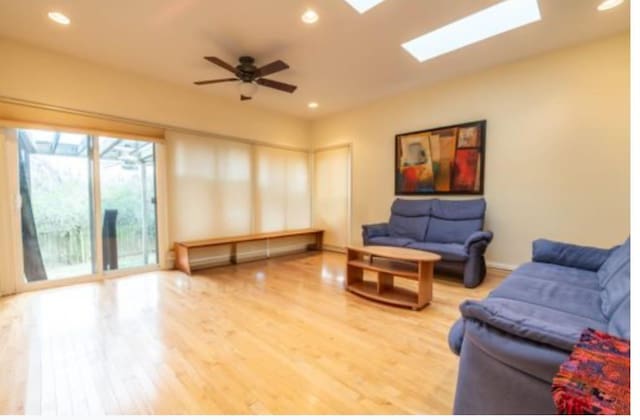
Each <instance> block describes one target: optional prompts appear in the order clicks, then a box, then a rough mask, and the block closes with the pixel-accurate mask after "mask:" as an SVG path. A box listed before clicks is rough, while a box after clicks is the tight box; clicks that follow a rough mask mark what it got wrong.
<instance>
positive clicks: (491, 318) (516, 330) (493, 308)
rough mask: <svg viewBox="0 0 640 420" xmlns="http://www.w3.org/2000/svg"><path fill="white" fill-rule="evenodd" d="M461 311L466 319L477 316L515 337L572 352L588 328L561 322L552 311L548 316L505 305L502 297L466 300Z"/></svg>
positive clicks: (485, 322) (483, 321) (461, 306)
mask: <svg viewBox="0 0 640 420" xmlns="http://www.w3.org/2000/svg"><path fill="white" fill-rule="evenodd" d="M460 312H461V313H462V316H463V317H464V318H466V319H474V320H476V321H479V322H480V323H482V324H485V325H489V326H491V327H493V328H495V329H497V330H500V331H502V332H504V333H508V334H510V335H512V336H516V337H520V338H523V339H526V340H529V341H531V342H535V343H539V344H544V345H547V346H551V347H554V348H557V349H559V350H563V351H566V352H571V350H572V349H573V346H574V345H575V343H577V342H578V340H579V338H580V333H581V332H582V329H583V328H584V327H585V326H578V325H576V324H575V323H571V322H569V323H567V325H565V324H562V323H558V322H557V320H554V319H553V314H549V315H548V317H547V318H548V319H544V318H542V317H531V316H528V314H527V313H524V312H522V311H518V310H516V309H514V308H512V307H509V306H507V305H505V302H504V301H503V299H497V300H495V301H492V299H491V298H488V299H485V300H483V301H474V300H467V301H464V302H462V304H461V305H460ZM549 312H554V311H549Z"/></svg>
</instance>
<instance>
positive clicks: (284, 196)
mask: <svg viewBox="0 0 640 420" xmlns="http://www.w3.org/2000/svg"><path fill="white" fill-rule="evenodd" d="M255 154H256V157H255V159H256V171H257V172H256V176H257V180H256V181H257V185H256V230H257V231H258V232H272V231H278V230H286V229H300V228H306V227H309V226H310V223H311V220H310V200H311V195H310V186H309V161H308V154H307V153H304V152H295V151H289V150H283V149H276V148H271V147H263V146H256V147H255Z"/></svg>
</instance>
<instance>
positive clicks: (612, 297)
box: [600, 261, 631, 319]
mask: <svg viewBox="0 0 640 420" xmlns="http://www.w3.org/2000/svg"><path fill="white" fill-rule="evenodd" d="M630 283H631V261H627V262H626V263H624V264H623V265H621V266H620V267H618V269H617V270H616V271H615V272H614V273H613V274H612V275H611V276H610V278H609V281H607V284H605V286H604V289H602V290H601V291H600V299H601V304H602V313H603V314H604V316H605V317H606V318H607V319H610V318H611V316H612V314H613V313H614V312H615V310H616V309H617V308H618V306H620V304H621V303H622V302H623V301H624V299H625V298H626V297H627V296H629V290H630Z"/></svg>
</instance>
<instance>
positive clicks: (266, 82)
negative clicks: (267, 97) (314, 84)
mask: <svg viewBox="0 0 640 420" xmlns="http://www.w3.org/2000/svg"><path fill="white" fill-rule="evenodd" d="M256 83H257V84H259V85H262V86H266V87H270V88H273V89H278V90H282V91H285V92H289V93H293V91H294V90H296V89H298V86H294V85H290V84H287V83H282V82H278V81H275V80H271V79H258V80H256Z"/></svg>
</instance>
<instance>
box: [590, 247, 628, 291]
mask: <svg viewBox="0 0 640 420" xmlns="http://www.w3.org/2000/svg"><path fill="white" fill-rule="evenodd" d="M630 258H631V238H627V240H626V241H625V242H624V243H623V244H622V245H620V246H617V247H614V248H613V249H612V250H611V253H610V255H609V258H607V260H606V261H605V262H604V263H603V264H602V265H601V266H600V269H599V270H598V280H599V282H600V287H601V288H604V287H605V285H606V284H607V282H608V281H609V280H610V279H611V277H612V276H613V275H614V274H615V272H616V271H617V270H618V269H619V268H620V267H621V266H623V265H624V264H625V263H626V262H628V261H629V259H630Z"/></svg>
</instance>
